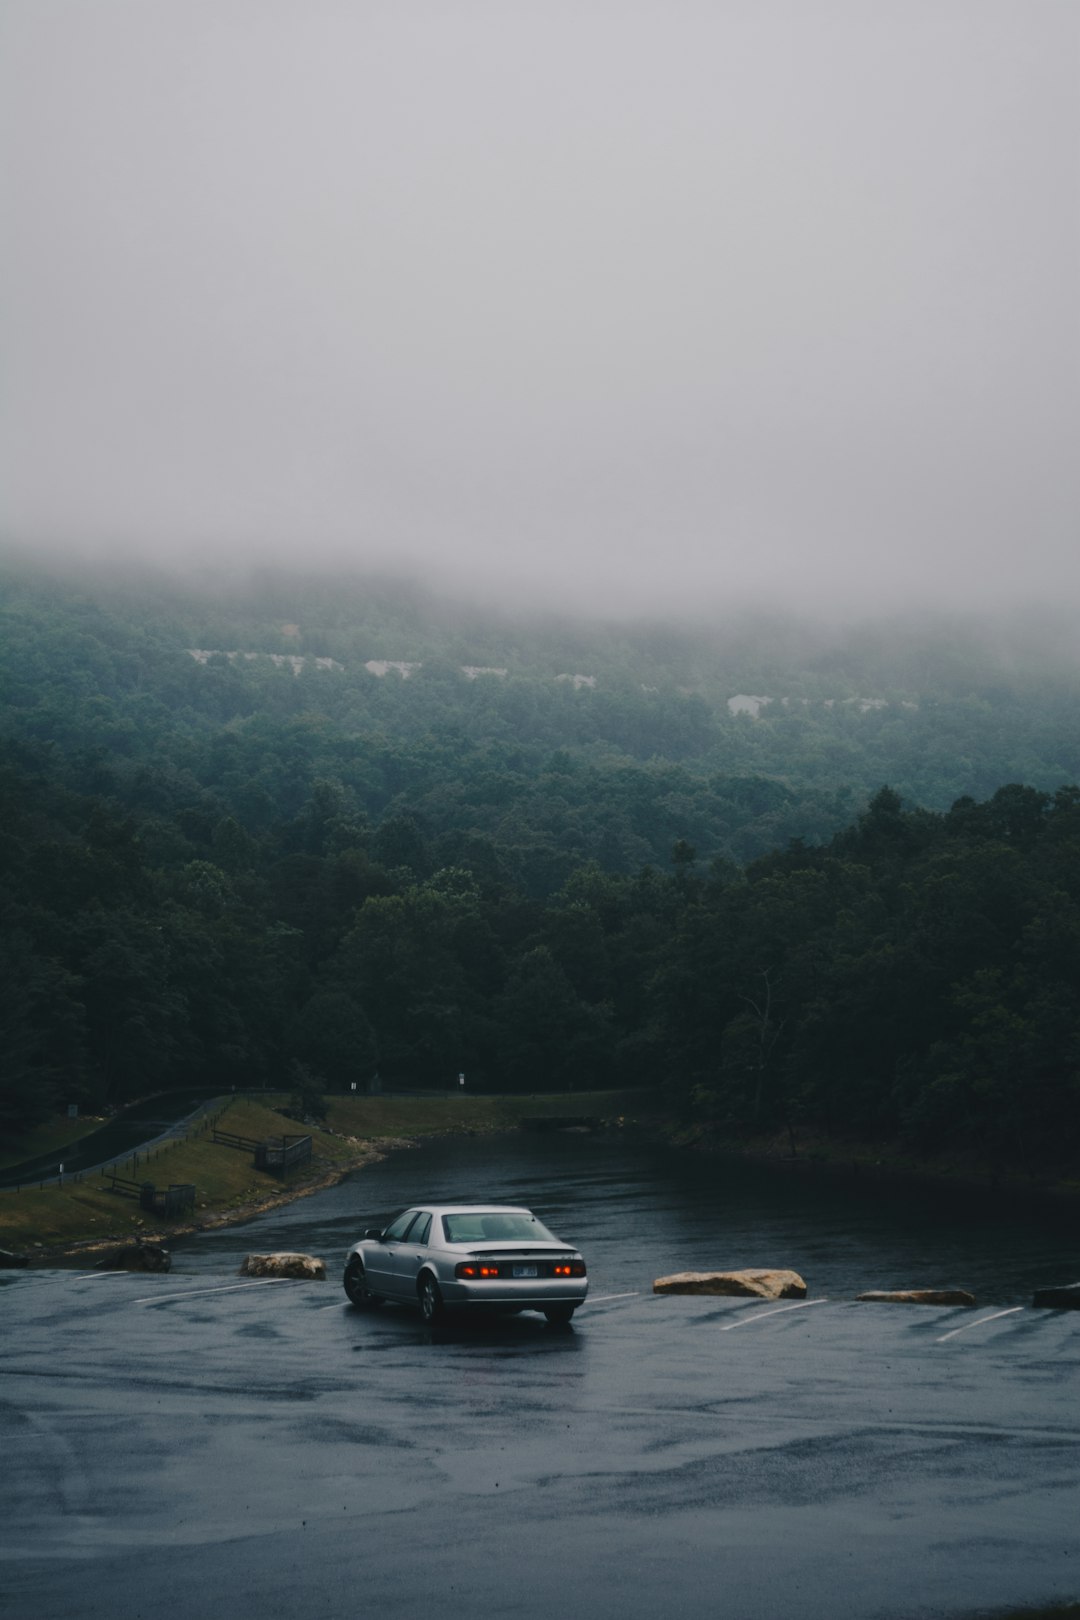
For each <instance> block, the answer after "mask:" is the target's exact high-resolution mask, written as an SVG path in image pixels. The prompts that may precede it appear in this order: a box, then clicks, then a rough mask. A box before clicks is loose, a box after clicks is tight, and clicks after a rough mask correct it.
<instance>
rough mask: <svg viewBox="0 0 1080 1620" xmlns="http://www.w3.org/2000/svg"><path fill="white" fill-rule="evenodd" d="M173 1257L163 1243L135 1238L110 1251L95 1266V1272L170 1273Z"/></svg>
mask: <svg viewBox="0 0 1080 1620" xmlns="http://www.w3.org/2000/svg"><path fill="white" fill-rule="evenodd" d="M171 1265H172V1255H171V1254H170V1253H169V1251H168V1249H166V1248H165V1247H164V1245H163V1244H161V1243H147V1242H145V1241H144V1240H143V1239H142V1238H135V1239H134V1241H133V1242H131V1243H121V1244H120V1245H119V1246H118V1247H117V1248H115V1249H109V1250H108V1251H107V1253H105V1254H103V1255H102V1257H101V1259H100V1260H98V1261H97V1262H96V1264H95V1266H94V1270H95V1271H168V1270H169V1268H170V1267H171Z"/></svg>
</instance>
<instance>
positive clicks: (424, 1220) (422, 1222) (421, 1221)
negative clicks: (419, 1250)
mask: <svg viewBox="0 0 1080 1620" xmlns="http://www.w3.org/2000/svg"><path fill="white" fill-rule="evenodd" d="M430 1230H431V1216H430V1215H425V1213H424V1211H423V1210H421V1211H420V1214H419V1215H418V1216H417V1217H416V1221H415V1222H414V1224H413V1225H412V1226H411V1227H410V1228H409V1242H410V1243H426V1242H427V1240H428V1233H429V1232H430Z"/></svg>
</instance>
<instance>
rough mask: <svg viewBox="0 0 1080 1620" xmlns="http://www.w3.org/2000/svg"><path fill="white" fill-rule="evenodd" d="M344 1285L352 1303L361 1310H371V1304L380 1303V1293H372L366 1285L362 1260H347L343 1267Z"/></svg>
mask: <svg viewBox="0 0 1080 1620" xmlns="http://www.w3.org/2000/svg"><path fill="white" fill-rule="evenodd" d="M344 1285H345V1292H346V1293H347V1294H348V1296H349V1298H350V1300H351V1301H352V1303H353V1304H354V1305H356V1306H359V1308H360V1309H361V1310H371V1308H372V1307H373V1306H375V1305H381V1304H382V1295H381V1294H373V1293H372V1292H371V1289H370V1288H369V1287H368V1285H367V1274H366V1273H365V1271H364V1266H363V1262H362V1261H360V1260H350V1261H349V1263H348V1265H347V1266H346V1267H345V1278H344Z"/></svg>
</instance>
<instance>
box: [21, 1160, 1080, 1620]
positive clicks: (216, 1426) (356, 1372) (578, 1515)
mask: <svg viewBox="0 0 1080 1620" xmlns="http://www.w3.org/2000/svg"><path fill="white" fill-rule="evenodd" d="M380 1168H381V1167H380ZM436 1168H438V1166H437V1165H436ZM534 1168H535V1167H533V1169H534ZM444 1169H445V1167H444ZM395 1173H396V1172H389V1173H388V1175H389V1180H386V1181H384V1185H383V1187H382V1191H384V1192H386V1193H387V1194H389V1191H390V1187H391V1183H392V1180H393V1175H394V1174H395ZM433 1180H434V1181H436V1182H437V1181H438V1176H435V1177H434V1178H433ZM452 1181H453V1176H452V1175H448V1174H443V1177H442V1185H441V1186H440V1185H435V1186H433V1189H432V1190H433V1194H434V1195H439V1194H441V1193H442V1192H443V1191H447V1190H449V1187H450V1184H451V1183H452ZM356 1186H357V1183H356V1182H353V1183H350V1184H346V1187H345V1188H343V1189H335V1193H334V1194H333V1195H324V1198H326V1199H328V1200H329V1201H328V1202H323V1203H321V1204H320V1201H319V1200H315V1199H313V1200H307V1201H305V1205H306V1208H305V1207H304V1206H301V1205H297V1206H292V1213H291V1214H290V1213H289V1212H283V1216H284V1222H285V1224H284V1229H283V1230H279V1231H278V1232H277V1236H278V1237H279V1238H284V1240H285V1242H284V1244H283V1246H289V1247H292V1246H294V1240H295V1237H296V1235H297V1230H296V1228H297V1226H298V1225H299V1224H300V1223H305V1222H306V1223H307V1228H308V1230H309V1234H310V1233H311V1232H312V1231H313V1230H315V1229H316V1228H319V1229H320V1230H321V1231H322V1232H323V1235H330V1230H331V1228H332V1227H334V1226H335V1224H336V1223H338V1222H339V1221H340V1223H341V1224H342V1225H343V1226H349V1227H350V1228H351V1227H353V1226H354V1225H355V1223H356V1219H357V1216H356V1200H357V1193H356ZM414 1186H415V1183H414ZM350 1188H351V1189H352V1190H351V1191H350ZM394 1190H395V1191H396V1186H395V1188H394ZM550 1190H551V1189H549V1191H550ZM367 1191H368V1192H370V1191H371V1184H370V1183H368V1184H367ZM506 1191H507V1188H506V1187H505V1186H502V1187H496V1188H495V1189H494V1193H495V1195H497V1196H503V1195H504V1194H505V1193H506ZM564 1191H565V1188H564ZM390 1201H392V1200H390ZM551 1202H552V1199H549V1200H548V1202H547V1205H545V1203H544V1200H542V1199H539V1200H536V1203H537V1207H540V1208H546V1209H547V1212H548V1213H550V1204H551ZM582 1207H583V1208H585V1205H583V1206H582ZM290 1221H291V1222H292V1223H293V1230H291V1231H290V1230H289V1223H290ZM320 1222H321V1223H322V1226H321V1228H320ZM583 1224H584V1225H585V1226H586V1227H587V1226H588V1224H589V1223H588V1220H587V1218H586V1217H585V1216H583ZM652 1224H653V1226H654V1228H655V1229H656V1230H657V1231H658V1232H659V1230H660V1225H662V1223H660V1225H658V1223H657V1222H656V1221H655V1220H653V1221H652ZM556 1230H560V1231H561V1233H562V1235H570V1229H569V1228H568V1227H567V1226H566V1222H565V1221H564V1220H563V1221H560V1222H559V1223H558V1224H557V1225H556ZM274 1233H275V1228H274V1225H273V1222H272V1221H270V1220H269V1219H264V1220H263V1221H262V1222H261V1223H259V1224H258V1227H257V1229H256V1228H248V1229H246V1230H243V1229H242V1230H241V1231H240V1232H239V1233H236V1232H233V1233H232V1234H230V1235H229V1236H228V1237H226V1236H225V1235H224V1234H219V1235H217V1237H216V1239H215V1240H214V1241H213V1242H211V1243H208V1244H207V1243H203V1244H200V1243H199V1242H198V1241H195V1242H193V1243H192V1244H191V1245H190V1247H189V1249H188V1250H187V1251H186V1252H185V1251H184V1250H183V1249H181V1251H180V1252H179V1253H178V1256H177V1266H176V1269H174V1271H173V1272H172V1273H171V1274H170V1275H168V1276H161V1277H154V1276H151V1277H145V1276H132V1275H128V1274H121V1275H110V1274H99V1273H83V1272H78V1271H70V1270H69V1271H56V1270H54V1271H45V1270H42V1271H31V1272H23V1273H10V1274H7V1275H6V1276H5V1277H4V1278H3V1286H2V1287H0V1314H2V1321H3V1344H2V1350H0V1358H2V1359H0V1448H2V1457H3V1467H2V1477H3V1486H2V1493H3V1502H2V1508H3V1511H2V1517H0V1525H2V1530H0V1542H2V1559H0V1608H2V1609H3V1612H4V1613H5V1614H6V1615H7V1616H10V1617H11V1620H24V1617H25V1620H31V1617H33V1620H59V1617H61V1616H69V1615H70V1616H75V1615H78V1616H81V1617H85V1620H98V1617H101V1620H135V1617H140V1616H150V1615H151V1614H157V1613H158V1612H159V1611H160V1610H161V1609H162V1608H163V1607H167V1608H168V1609H170V1610H175V1611H177V1612H180V1613H183V1614H189V1615H190V1614H195V1615H209V1616H217V1615H223V1616H224V1615H228V1616H230V1617H236V1620H247V1617H248V1616H251V1617H252V1620H254V1617H256V1616H258V1617H260V1620H266V1617H277V1616H282V1617H284V1616H288V1617H294V1616H305V1617H307V1616H313V1617H314V1616H319V1617H327V1620H337V1617H339V1616H341V1617H345V1616H350V1617H352V1616H355V1615H357V1614H361V1615H364V1614H366V1615H372V1616H388V1617H389V1616H392V1617H397V1616H402V1617H406V1616H408V1617H411V1616H423V1615H427V1614H438V1615H440V1616H446V1617H449V1620H457V1617H459V1616H460V1617H462V1620H464V1617H465V1616H470V1617H472V1616H475V1615H476V1614H477V1613H481V1612H486V1613H489V1614H494V1615H500V1616H502V1615H506V1616H515V1617H528V1620H531V1617H532V1616H537V1617H539V1616H540V1615H549V1614H550V1613H552V1612H553V1611H559V1612H562V1613H568V1614H574V1615H576V1614H588V1615H589V1616H595V1617H597V1620H608V1617H611V1620H614V1617H616V1616H619V1617H622V1620H626V1617H633V1620H636V1617H638V1616H640V1617H645V1616H650V1617H651V1616H654V1615H657V1614H675V1615H679V1616H681V1617H685V1620H697V1617H699V1616H700V1617H705V1616H709V1617H715V1616H728V1615H730V1616H732V1617H737V1620H758V1617H762V1620H765V1617H768V1620H778V1617H780V1616H787V1615H788V1614H791V1613H793V1612H796V1613H798V1614H799V1615H800V1616H802V1617H805V1620H825V1617H829V1620H844V1617H848V1616H850V1617H853V1620H855V1617H859V1620H875V1617H882V1620H884V1617H889V1620H901V1617H903V1620H914V1617H917V1616H922V1615H941V1616H961V1615H970V1614H975V1613H980V1612H992V1611H993V1610H994V1609H995V1608H1003V1607H1005V1606H1008V1605H1010V1604H1019V1603H1022V1602H1033V1601H1035V1600H1041V1601H1049V1600H1053V1599H1056V1600H1066V1599H1073V1598H1075V1597H1076V1596H1077V1594H1078V1592H1080V1403H1078V1400H1077V1397H1078V1394H1080V1315H1077V1314H1071V1313H1059V1312H1052V1311H1035V1310H1033V1309H1031V1308H1030V1306H1026V1305H1022V1304H1017V1303H1014V1302H1012V1301H1011V1300H1004V1301H995V1302H993V1303H991V1304H988V1305H985V1306H981V1307H979V1308H977V1309H975V1310H951V1309H941V1308H936V1307H922V1308H918V1309H915V1308H900V1307H886V1306H871V1305H861V1304H856V1303H854V1302H852V1301H851V1300H850V1298H839V1297H830V1294H831V1293H832V1290H830V1289H818V1290H815V1289H814V1288H813V1286H811V1292H810V1297H809V1299H808V1300H807V1301H806V1302H804V1303H799V1304H792V1303H791V1302H784V1303H781V1304H760V1303H756V1302H744V1301H739V1300H708V1299H692V1298H664V1297H659V1296H654V1295H653V1294H652V1292H651V1283H652V1278H653V1276H654V1275H656V1274H657V1272H656V1270H655V1269H654V1268H653V1266H652V1265H651V1264H650V1262H649V1258H648V1257H647V1256H646V1257H640V1258H638V1257H634V1256H626V1255H625V1254H624V1255H623V1256H622V1258H621V1261H620V1263H619V1264H618V1265H615V1264H611V1265H606V1264H605V1263H603V1260H602V1261H601V1264H600V1265H599V1266H598V1267H596V1268H594V1270H593V1273H592V1294H591V1297H590V1301H589V1303H588V1304H587V1306H586V1307H585V1308H584V1309H583V1310H582V1311H581V1312H580V1313H579V1314H578V1316H577V1317H576V1318H575V1322H574V1326H573V1327H572V1328H570V1329H563V1330H559V1329H552V1328H549V1327H548V1326H547V1325H546V1324H545V1323H544V1322H543V1320H542V1319H541V1318H539V1317H534V1316H531V1315H525V1316H521V1317H516V1318H510V1319H508V1320H505V1321H502V1322H495V1323H483V1322H469V1323H467V1324H463V1325H460V1326H457V1325H453V1324H451V1326H450V1327H449V1328H446V1329H443V1330H440V1331H436V1332H434V1333H433V1332H431V1331H429V1330H426V1329H425V1328H424V1327H423V1326H422V1324H421V1322H420V1320H419V1317H418V1316H416V1315H415V1314H413V1313H411V1312H408V1311H405V1310H401V1309H397V1308H393V1307H386V1308H383V1309H382V1310H379V1311H375V1312H362V1311H358V1310H355V1309H354V1308H353V1307H351V1306H350V1305H348V1303H347V1302H346V1300H345V1298H344V1295H343V1294H342V1293H341V1291H340V1287H339V1284H338V1281H337V1277H336V1270H337V1261H338V1260H339V1259H340V1256H339V1255H335V1254H334V1253H333V1251H332V1250H330V1249H327V1251H326V1252H327V1257H328V1259H330V1260H331V1261H332V1263H333V1269H334V1273H335V1275H334V1280H332V1281H331V1282H329V1283H327V1284H311V1283H292V1282H262V1281H260V1282H252V1281H250V1280H248V1279H243V1278H241V1277H239V1276H237V1275H236V1270H235V1264H233V1261H234V1260H235V1255H236V1252H237V1251H238V1250H239V1251H241V1252H246V1248H266V1247H267V1246H268V1242H267V1240H268V1239H269V1238H270V1237H272V1236H273V1235H274ZM572 1235H573V1237H575V1238H577V1237H578V1235H579V1233H578V1232H577V1231H574V1232H573V1234H572ZM596 1237H597V1244H598V1248H599V1250H600V1252H601V1255H603V1253H604V1247H605V1246H604V1242H603V1234H602V1232H600V1231H599V1230H598V1231H597V1233H596ZM582 1241H583V1247H587V1244H586V1243H585V1242H584V1239H583V1240H582ZM295 1246H298V1245H295ZM344 1247H345V1245H344V1243H343V1244H341V1248H342V1250H343V1249H344ZM185 1261H187V1262H188V1263H186V1264H185ZM808 1280H811V1279H809V1278H808Z"/></svg>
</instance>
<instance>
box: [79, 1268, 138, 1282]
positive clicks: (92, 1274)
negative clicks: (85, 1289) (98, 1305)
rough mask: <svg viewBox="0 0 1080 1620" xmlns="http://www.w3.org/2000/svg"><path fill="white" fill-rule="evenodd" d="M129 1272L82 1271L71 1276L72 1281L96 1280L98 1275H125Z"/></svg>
mask: <svg viewBox="0 0 1080 1620" xmlns="http://www.w3.org/2000/svg"><path fill="white" fill-rule="evenodd" d="M129 1275H130V1273H129V1272H127V1271H124V1270H120V1271H84V1272H83V1273H82V1275H81V1276H78V1277H72V1279H71V1280H72V1282H96V1281H97V1279H98V1278H99V1277H127V1276H129Z"/></svg>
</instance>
